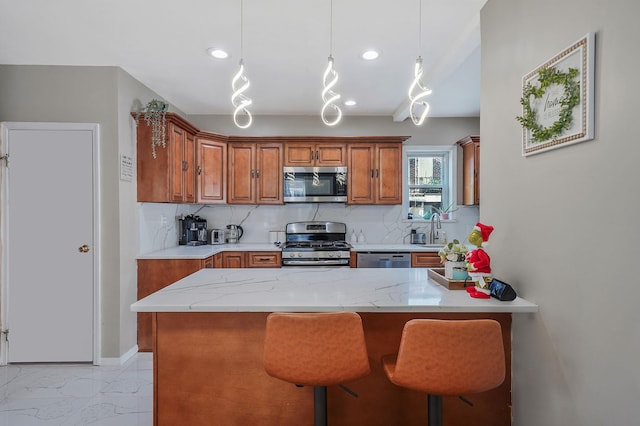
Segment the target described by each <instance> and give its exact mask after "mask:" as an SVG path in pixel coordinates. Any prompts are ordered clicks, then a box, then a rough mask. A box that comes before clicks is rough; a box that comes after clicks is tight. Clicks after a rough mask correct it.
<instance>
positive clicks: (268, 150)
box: [255, 144, 283, 204]
mask: <svg viewBox="0 0 640 426" xmlns="http://www.w3.org/2000/svg"><path fill="white" fill-rule="evenodd" d="M282 179H283V177H282V145H281V144H258V145H257V148H256V171H255V181H256V184H255V185H256V187H257V191H256V199H255V203H256V204H283V202H282V196H283V194H282Z"/></svg>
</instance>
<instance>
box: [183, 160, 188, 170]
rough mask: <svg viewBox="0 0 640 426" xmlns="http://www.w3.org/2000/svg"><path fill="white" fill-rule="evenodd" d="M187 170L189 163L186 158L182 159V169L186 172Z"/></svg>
mask: <svg viewBox="0 0 640 426" xmlns="http://www.w3.org/2000/svg"><path fill="white" fill-rule="evenodd" d="M187 170H189V163H187V161H186V160H182V171H183V172H186V171H187Z"/></svg>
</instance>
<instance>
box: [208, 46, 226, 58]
mask: <svg viewBox="0 0 640 426" xmlns="http://www.w3.org/2000/svg"><path fill="white" fill-rule="evenodd" d="M207 53H208V54H209V55H211V56H213V57H214V58H216V59H227V58H228V57H229V53H228V52H227V51H226V50H223V49H220V48H219V47H210V48H208V49H207Z"/></svg>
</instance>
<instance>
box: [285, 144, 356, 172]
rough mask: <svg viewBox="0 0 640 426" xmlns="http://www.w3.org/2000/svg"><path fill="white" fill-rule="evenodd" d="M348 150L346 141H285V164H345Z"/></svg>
mask: <svg viewBox="0 0 640 426" xmlns="http://www.w3.org/2000/svg"><path fill="white" fill-rule="evenodd" d="M346 152H347V149H346V144H344V143H319V144H314V143H304V142H303V143H298V142H290V143H285V144H284V165H285V166H286V167H309V166H345V165H346V164H347V158H346V157H347V155H346Z"/></svg>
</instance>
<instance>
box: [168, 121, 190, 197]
mask: <svg viewBox="0 0 640 426" xmlns="http://www.w3.org/2000/svg"><path fill="white" fill-rule="evenodd" d="M168 133H169V136H168V138H169V142H168V146H167V149H168V150H170V152H169V167H170V168H171V170H170V171H169V182H170V191H171V201H176V202H181V201H182V200H183V199H184V187H185V184H184V176H185V169H186V167H188V165H187V164H186V163H185V158H184V144H185V137H186V134H185V133H186V132H185V131H184V130H183V129H181V128H180V127H178V126H176V125H175V124H173V123H171V124H169V132H168Z"/></svg>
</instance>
